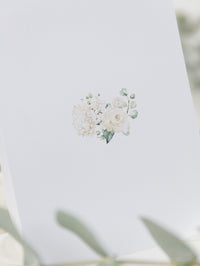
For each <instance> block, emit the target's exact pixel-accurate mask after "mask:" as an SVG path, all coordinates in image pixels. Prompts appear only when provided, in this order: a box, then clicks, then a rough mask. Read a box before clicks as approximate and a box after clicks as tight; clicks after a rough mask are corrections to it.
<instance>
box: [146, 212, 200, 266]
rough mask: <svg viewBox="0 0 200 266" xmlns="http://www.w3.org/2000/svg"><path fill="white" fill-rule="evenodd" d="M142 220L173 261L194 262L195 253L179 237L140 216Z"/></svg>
mask: <svg viewBox="0 0 200 266" xmlns="http://www.w3.org/2000/svg"><path fill="white" fill-rule="evenodd" d="M142 221H143V223H144V224H145V226H146V227H147V229H148V230H149V232H150V234H151V235H152V237H153V238H154V240H155V241H156V242H157V243H158V245H159V246H160V247H161V248H162V250H163V251H164V252H165V253H166V254H167V255H168V256H169V258H170V259H171V261H172V262H173V263H177V264H178V265H185V266H186V265H192V264H194V263H195V262H196V259H197V256H196V254H195V253H194V251H193V250H192V249H191V248H190V247H189V246H187V245H186V244H185V243H184V242H183V241H182V240H181V239H179V238H178V237H177V236H175V235H174V234H172V233H170V232H168V231H167V230H166V229H164V228H163V227H161V226H160V225H158V224H156V223H155V222H153V221H151V220H149V219H147V218H143V217H142Z"/></svg>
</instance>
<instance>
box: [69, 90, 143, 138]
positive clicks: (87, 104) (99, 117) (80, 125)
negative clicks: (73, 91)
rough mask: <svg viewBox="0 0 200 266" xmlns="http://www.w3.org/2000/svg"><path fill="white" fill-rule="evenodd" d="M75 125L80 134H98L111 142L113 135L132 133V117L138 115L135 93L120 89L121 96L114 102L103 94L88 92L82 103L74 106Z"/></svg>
mask: <svg viewBox="0 0 200 266" xmlns="http://www.w3.org/2000/svg"><path fill="white" fill-rule="evenodd" d="M72 116H73V125H74V128H75V129H76V130H77V132H78V135H79V136H91V135H96V136H97V137H98V138H99V139H100V140H105V141H106V143H109V142H110V141H111V139H112V138H113V136H114V135H115V134H118V133H123V134H124V135H125V136H128V135H129V134H130V126H129V122H130V119H135V118H136V117H137V116H138V112H137V110H136V102H135V94H133V93H132V94H130V95H129V94H128V91H127V89H125V88H123V89H121V90H120V96H118V97H116V98H114V100H113V101H112V103H110V102H106V101H105V100H104V99H102V97H101V95H100V94H98V95H97V96H93V95H92V94H91V93H89V94H88V96H86V97H85V98H84V99H83V98H82V99H81V103H80V104H78V105H75V106H74V107H73V112H72Z"/></svg>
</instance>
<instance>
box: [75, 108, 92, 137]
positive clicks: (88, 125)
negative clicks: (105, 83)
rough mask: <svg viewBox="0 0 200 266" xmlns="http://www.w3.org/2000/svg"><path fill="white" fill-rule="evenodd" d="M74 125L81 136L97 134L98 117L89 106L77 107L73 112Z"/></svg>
mask: <svg viewBox="0 0 200 266" xmlns="http://www.w3.org/2000/svg"><path fill="white" fill-rule="evenodd" d="M72 116H73V125H74V127H75V129H76V130H77V131H78V134H79V135H82V136H89V135H94V134H95V126H96V116H95V114H94V112H93V111H92V110H91V109H90V108H89V106H87V105H75V106H74V107H73V111H72Z"/></svg>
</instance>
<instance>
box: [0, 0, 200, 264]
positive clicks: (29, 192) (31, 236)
mask: <svg viewBox="0 0 200 266" xmlns="http://www.w3.org/2000/svg"><path fill="white" fill-rule="evenodd" d="M0 5H1V6H0V7H1V8H0V10H1V11H0V12H1V14H0V20H1V21H0V32H1V37H0V38H1V42H0V43H1V44H0V45H1V49H0V50H1V52H0V53H1V54H0V56H1V63H0V71H1V81H0V86H1V105H0V119H1V127H2V129H3V132H4V136H5V139H6V147H7V152H8V158H9V162H10V167H11V171H12V175H13V184H14V188H15V191H16V199H17V203H18V209H19V214H20V217H21V222H22V228H23V231H24V234H25V236H26V237H27V238H28V240H30V241H31V243H32V244H33V246H35V247H37V249H38V250H39V251H40V253H41V255H42V257H43V259H44V261H45V263H56V262H67V261H71V260H79V259H91V258H93V257H94V255H93V253H92V252H90V251H89V250H88V249H87V248H86V247H85V246H84V245H83V244H82V243H81V242H80V241H79V240H78V239H77V238H76V237H74V236H72V235H71V234H70V233H68V232H64V231H63V230H61V229H59V228H58V227H57V226H56V223H55V221H54V214H55V211H56V210H57V209H58V208H63V209H66V210H70V211H72V212H74V213H77V214H78V215H79V216H80V217H82V218H83V219H84V220H85V221H87V222H88V223H89V224H90V225H91V226H92V227H93V228H94V229H95V231H97V233H98V235H100V236H101V238H102V239H103V240H104V242H106V243H107V245H108V246H109V247H110V248H111V250H112V251H113V252H115V253H117V254H124V253H130V252H133V251H136V250H139V249H143V248H147V247H150V246H151V245H153V242H152V241H151V239H150V237H149V236H148V234H147V232H146V231H145V230H144V228H143V226H142V225H141V222H140V221H139V220H138V216H139V215H140V214H143V215H150V216H152V217H154V218H157V219H160V220H161V221H163V222H165V223H166V224H168V225H173V227H174V225H175V224H177V228H176V227H175V229H177V230H178V231H179V232H182V231H183V230H186V229H187V228H188V227H190V226H192V225H193V224H194V223H196V221H197V220H198V217H199V215H198V210H199V204H198V202H199V198H200V196H199V167H198V162H199V152H198V149H199V146H198V145H199V139H198V131H197V127H196V124H195V123H196V121H195V116H194V113H193V107H192V102H191V96H190V92H189V86H188V81H187V77H186V72H185V67H184V61H183V57H182V51H181V47H180V41H179V37H178V31H177V26H176V21H175V15H174V11H173V8H172V5H171V3H170V1H166V0H164V1H160V0H151V1H150V0H148V1H147V0H140V1H136V0H135V1H133V0H132V1H131V0H126V1H121V0H118V1H114V0H109V1H105V0H103V1H94V0H87V1H86V0H85V1H78V0H76V1H71V0H68V1H28V2H27V1H19V2H18V3H15V2H14V1H13V2H12V1H8V2H6V3H3V2H1V3H0ZM122 87H127V88H129V89H130V90H133V91H134V92H135V93H136V101H137V104H138V110H139V117H138V118H137V120H135V121H134V122H133V123H132V128H131V135H130V136H129V137H125V136H123V135H122V136H117V137H115V138H114V139H113V140H112V142H111V143H109V145H106V144H104V143H100V142H99V141H98V140H97V139H95V138H81V137H79V136H77V134H76V132H75V130H74V129H73V127H72V119H71V112H72V107H73V105H74V104H77V103H79V99H80V98H81V97H84V96H85V95H86V94H87V93H88V92H93V93H98V92H100V93H101V95H104V96H105V97H106V98H110V99H112V98H113V97H115V96H116V95H117V94H118V92H119V89H120V88H122ZM191 169H193V170H192V171H191Z"/></svg>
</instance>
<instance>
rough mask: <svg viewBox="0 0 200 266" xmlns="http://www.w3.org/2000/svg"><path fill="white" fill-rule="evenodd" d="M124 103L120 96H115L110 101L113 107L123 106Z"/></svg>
mask: <svg viewBox="0 0 200 266" xmlns="http://www.w3.org/2000/svg"><path fill="white" fill-rule="evenodd" d="M124 104H125V102H124V100H123V99H122V98H121V97H116V98H115V99H114V101H113V103H112V105H113V107H116V108H123V107H124Z"/></svg>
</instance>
